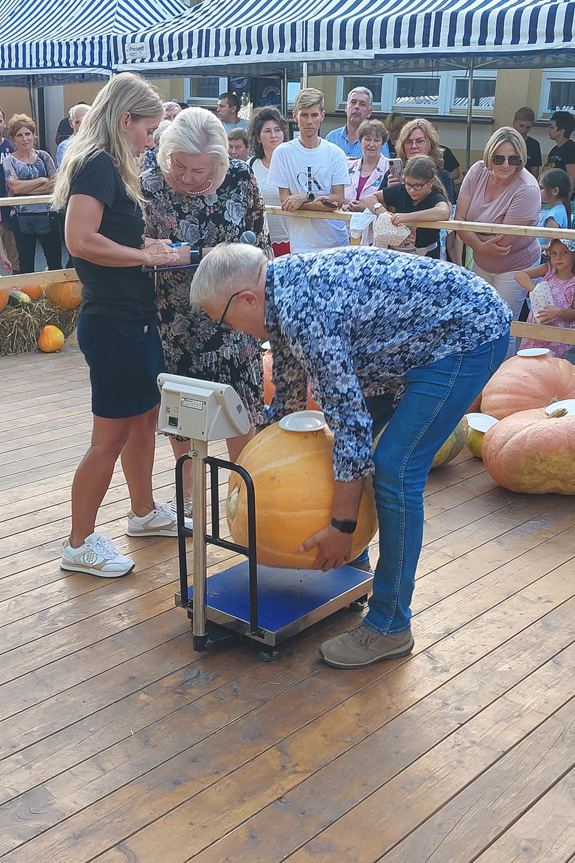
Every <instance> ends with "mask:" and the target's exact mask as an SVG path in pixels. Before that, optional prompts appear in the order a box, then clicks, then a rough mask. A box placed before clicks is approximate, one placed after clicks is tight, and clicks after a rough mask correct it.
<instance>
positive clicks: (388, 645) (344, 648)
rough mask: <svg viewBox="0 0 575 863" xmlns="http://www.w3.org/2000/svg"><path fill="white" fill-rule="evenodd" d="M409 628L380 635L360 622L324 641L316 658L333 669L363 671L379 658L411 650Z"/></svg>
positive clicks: (394, 657)
mask: <svg viewBox="0 0 575 863" xmlns="http://www.w3.org/2000/svg"><path fill="white" fill-rule="evenodd" d="M413 643H414V642H413V636H412V634H411V630H410V629H406V630H405V632H399V633H397V635H382V634H381V633H379V632H374V630H373V629H370V628H369V627H368V626H366V625H365V623H364V622H363V620H362V621H361V623H359V624H358V625H357V626H354V628H353V629H350V630H349V632H344V633H343V635H336V636H335V638H330V639H329V641H324V643H323V644H322V645H321V647H320V649H319V655H320V656H321V658H322V659H323V661H324V662H327V664H328V665H333V667H334V668H363V667H364V666H365V665H372V664H373V663H374V662H381V660H382V659H397V657H399V656H407V654H408V653H411V651H412V650H413Z"/></svg>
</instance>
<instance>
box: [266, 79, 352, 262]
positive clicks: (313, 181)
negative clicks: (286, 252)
mask: <svg viewBox="0 0 575 863" xmlns="http://www.w3.org/2000/svg"><path fill="white" fill-rule="evenodd" d="M324 117H325V111H324V110H323V93H322V92H321V91H320V90H316V89H314V88H313V87H309V88H307V89H305V90H300V91H299V93H298V94H297V96H296V97H295V100H294V112H293V118H294V120H295V121H296V123H297V125H298V129H299V133H300V134H299V138H294V140H293V141H287V142H286V143H284V144H280V145H279V147H276V149H275V150H274V151H273V154H272V159H271V164H270V170H269V175H268V182H269V183H270V185H273V186H277V187H278V189H279V195H280V200H281V202H282V210H285V212H286V213H293V212H295V211H296V210H319V211H322V212H324V213H327V212H329V211H330V210H335V209H337V208H338V207H341V205H342V204H343V200H344V188H345V186H346V185H348V184H349V171H348V167H347V159H346V158H345V155H344V153H343V151H342V150H340V148H339V147H336V145H335V144H330V143H329V142H328V141H325V140H324V139H323V138H320V137H319V129H320V126H321V123H322V120H323V119H324ZM288 223H289V224H288V227H289V232H290V247H291V251H292V252H310V251H313V250H315V249H331V248H334V247H335V246H347V245H349V238H348V233H347V228H346V223H345V222H337V221H332V220H328V219H302V218H292V219H288Z"/></svg>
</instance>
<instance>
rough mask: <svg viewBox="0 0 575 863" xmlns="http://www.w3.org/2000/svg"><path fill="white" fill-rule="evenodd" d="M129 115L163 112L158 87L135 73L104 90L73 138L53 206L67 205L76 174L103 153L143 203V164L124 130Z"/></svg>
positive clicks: (122, 76) (140, 116) (148, 115)
mask: <svg viewBox="0 0 575 863" xmlns="http://www.w3.org/2000/svg"><path fill="white" fill-rule="evenodd" d="M126 114H130V116H131V118H132V120H134V121H135V122H137V121H138V120H140V119H145V118H152V117H161V115H162V101H161V99H160V97H159V95H158V93H157V92H156V90H154V88H153V87H151V86H150V84H148V83H147V81H144V79H143V78H141V77H140V76H139V75H134V74H133V73H132V72H122V73H121V74H120V75H116V76H114V77H113V78H111V79H110V81H109V82H108V83H107V84H106V86H105V87H103V88H102V89H101V90H100V92H99V93H98V95H97V96H96V98H95V99H94V103H93V105H92V106H91V108H90V110H89V111H88V113H87V114H86V116H85V117H84V119H83V121H82V125H81V126H80V129H79V131H78V132H77V133H76V135H74V137H73V138H72V140H71V141H70V144H69V146H68V149H67V150H66V159H65V160H64V161H63V163H62V167H61V168H60V171H59V172H58V174H57V178H56V185H55V187H54V195H53V199H52V205H53V207H54V208H55V209H63V208H64V207H65V206H66V205H67V203H68V199H69V197H70V188H71V186H72V183H73V182H74V179H75V177H77V175H78V174H79V173H80V171H81V170H82V169H83V168H84V166H85V165H86V164H87V163H88V162H89V161H90V160H91V159H93V158H94V157H95V156H97V155H98V154H99V153H107V154H108V156H110V158H111V160H112V162H113V164H114V166H115V167H116V168H117V170H118V173H119V175H120V177H121V179H122V182H123V183H124V185H125V187H126V192H127V193H128V195H129V196H130V198H132V199H133V200H134V201H136V203H137V204H139V205H140V206H142V203H143V199H142V190H141V185H140V173H139V172H140V163H139V160H138V159H137V158H136V157H135V156H134V154H133V153H132V149H131V147H130V144H129V141H128V139H127V137H126V135H125V134H124V132H123V130H122V118H123V117H124V116H125V115H126Z"/></svg>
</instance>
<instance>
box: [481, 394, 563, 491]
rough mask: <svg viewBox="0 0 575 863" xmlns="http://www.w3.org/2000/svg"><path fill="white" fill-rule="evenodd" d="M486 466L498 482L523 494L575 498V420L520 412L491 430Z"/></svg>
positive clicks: (536, 411)
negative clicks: (574, 496) (550, 493)
mask: <svg viewBox="0 0 575 863" xmlns="http://www.w3.org/2000/svg"><path fill="white" fill-rule="evenodd" d="M482 455H483V463H484V464H485V467H486V468H487V470H488V472H489V474H490V475H491V476H492V477H493V479H494V480H495V482H497V483H499V485H502V486H503V487H504V488H508V489H509V490H510V491H517V492H521V493H523V494H547V492H555V493H556V494H575V416H574V415H568V414H567V411H566V410H565V409H564V408H562V409H559V410H557V411H555V412H554V413H552V414H551V415H550V416H548V415H547V413H546V412H545V411H544V410H542V409H540V408H539V409H533V410H528V411H519V412H518V413H515V414H512V415H511V416H508V417H505V419H502V420H501V421H500V422H498V423H496V424H495V425H494V426H492V427H491V428H490V429H489V431H488V432H487V433H486V435H485V438H484V440H483V448H482Z"/></svg>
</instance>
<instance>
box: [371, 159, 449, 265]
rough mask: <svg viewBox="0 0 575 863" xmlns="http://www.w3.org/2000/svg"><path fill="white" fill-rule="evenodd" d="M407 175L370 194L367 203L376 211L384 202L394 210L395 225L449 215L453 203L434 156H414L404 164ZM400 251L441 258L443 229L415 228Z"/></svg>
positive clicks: (432, 220)
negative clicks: (449, 198) (441, 178)
mask: <svg viewBox="0 0 575 863" xmlns="http://www.w3.org/2000/svg"><path fill="white" fill-rule="evenodd" d="M404 175H405V179H404V181H403V183H402V184H401V185H399V186H389V187H388V188H386V189H381V190H380V191H379V192H376V193H375V194H374V195H368V196H367V197H365V198H364V199H363V203H364V204H365V205H366V206H367V207H369V209H370V210H371V211H372V212H373V213H375V214H376V215H377V214H378V213H379V212H380V210H381V208H382V206H384V205H385V207H386V208H387V209H388V210H390V211H391V212H393V216H392V217H391V221H392V223H393V224H394V225H407V226H408V227H411V225H414V223H416V222H422V221H424V222H435V221H438V220H441V219H449V217H450V215H451V204H450V203H449V202H448V199H447V193H446V191H445V188H444V186H443V183H442V182H441V180H439V178H438V177H437V169H436V164H435V162H434V160H433V159H432V158H431V157H430V156H414V157H413V158H412V159H409V161H408V162H407V163H406V165H405V168H404ZM397 251H399V252H410V253H415V254H418V255H425V256H426V257H428V258H439V252H440V247H439V229H438V228H415V227H414V228H413V229H412V231H411V233H410V235H409V236H408V237H407V238H406V239H405V240H404V242H403V243H402V244H401V246H399V247H398V249H397Z"/></svg>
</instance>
